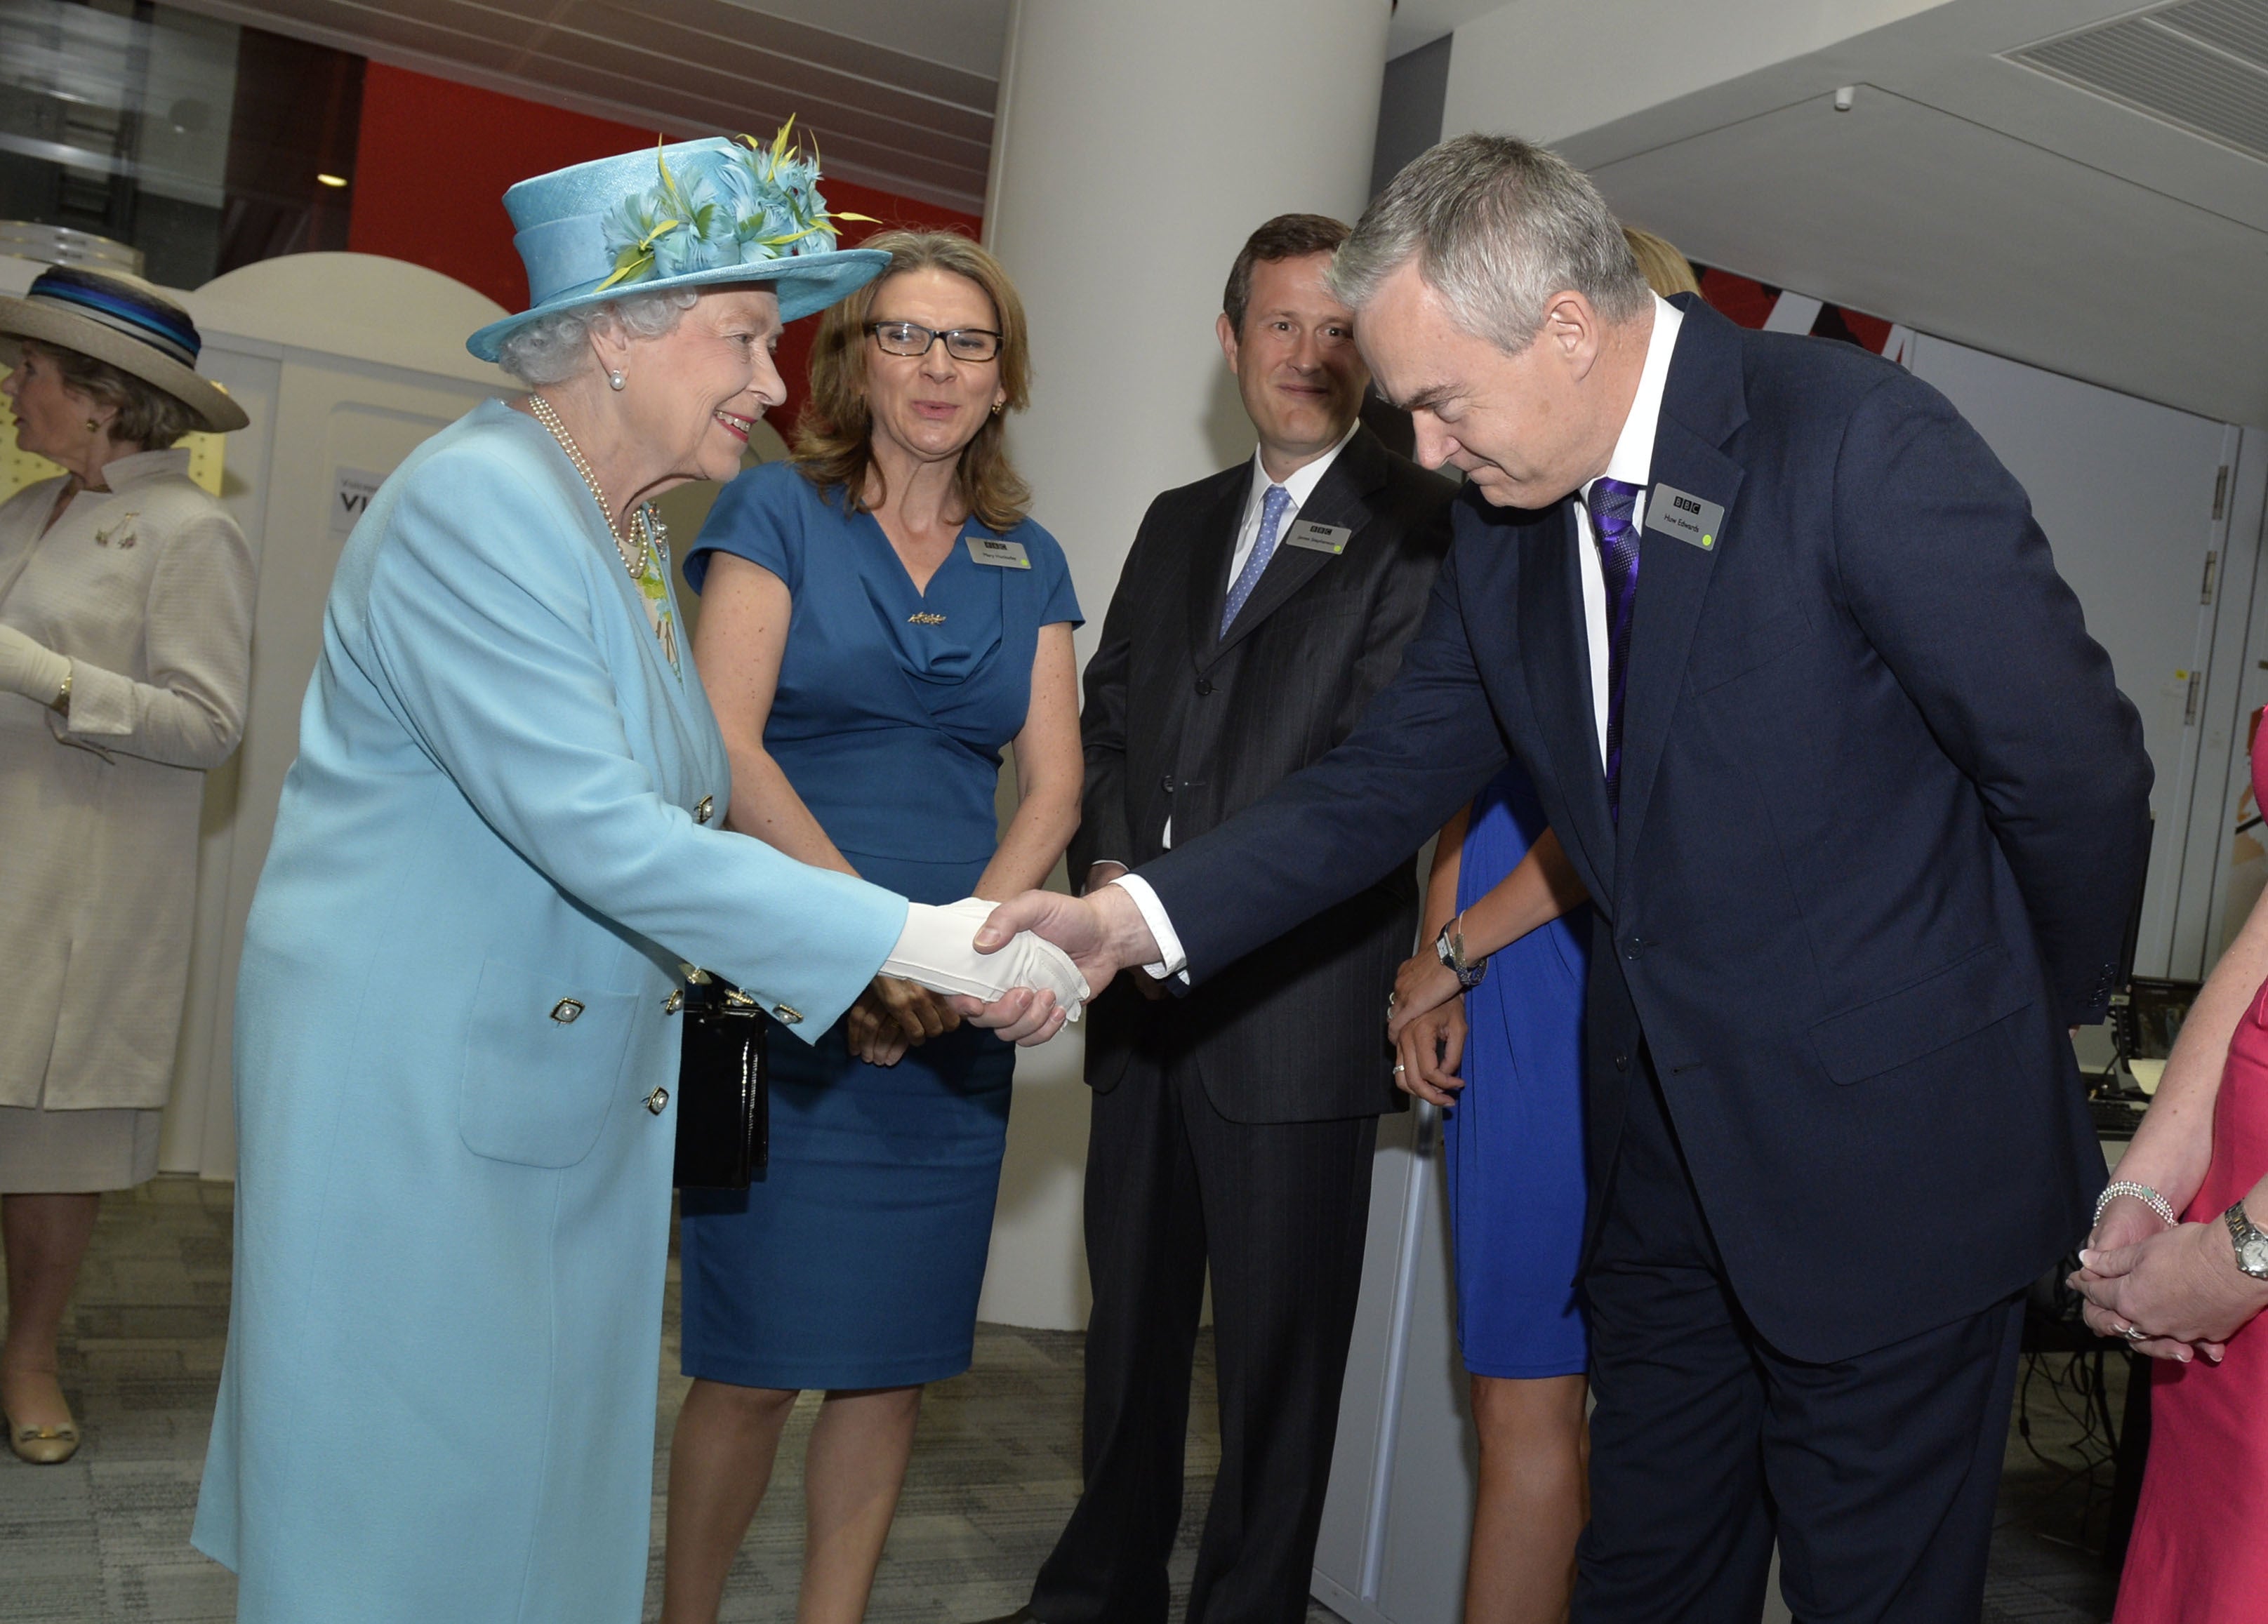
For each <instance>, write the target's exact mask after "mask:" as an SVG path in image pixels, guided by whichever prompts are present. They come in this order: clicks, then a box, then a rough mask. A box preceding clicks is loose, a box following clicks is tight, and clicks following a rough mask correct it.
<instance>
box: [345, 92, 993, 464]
mask: <svg viewBox="0 0 2268 1624" xmlns="http://www.w3.org/2000/svg"><path fill="white" fill-rule="evenodd" d="M659 133H660V132H659V131H655V130H651V129H637V128H635V127H633V126H631V125H628V124H618V123H615V122H614V121H611V120H608V119H600V118H593V117H591V116H589V115H588V114H581V113H569V112H565V111H563V110H562V109H560V108H557V107H545V106H543V105H542V104H541V103H539V102H534V101H527V100H523V99H521V98H519V97H517V96H506V95H503V94H500V93H499V92H495V91H489V90H480V89H476V88H475V87H474V86H472V85H458V84H454V83H453V82H452V81H450V80H447V79H437V78H434V77H431V76H429V75H426V74H423V73H413V72H411V71H409V70H408V69H406V68H393V67H388V66H387V65H386V64H385V63H383V62H372V63H371V64H370V65H369V67H368V70H366V72H365V76H364V79H363V92H362V136H361V141H360V144H359V146H358V148H357V153H356V158H355V173H354V197H353V214H352V217H351V218H350V222H349V224H348V228H347V246H348V247H349V248H350V249H351V250H353V251H354V252H355V253H357V254H387V255H390V256H391V257H393V258H394V259H397V260H408V261H411V262H412V263H413V264H417V265H423V266H426V267H428V268H431V269H433V270H437V271H440V272H443V273H445V274H446V275H448V276H454V277H455V278H456V279H457V280H458V281H460V282H461V283H467V284H468V285H469V286H472V287H475V288H478V289H479V290H481V291H482V292H483V293H485V294H487V295H488V296H489V297H490V298H492V299H494V300H496V301H497V303H498V304H500V305H503V306H504V308H505V309H506V310H525V309H527V273H526V272H525V271H523V270H522V269H521V268H520V263H519V254H518V253H517V252H516V251H515V250H514V249H513V247H512V219H511V217H509V216H508V215H506V214H505V213H504V188H505V187H508V186H510V185H512V182H513V181H515V180H526V179H527V177H528V176H530V175H539V174H542V173H546V172H548V171H549V170H554V169H563V168H565V167H566V166H567V165H570V164H579V163H583V162H585V161H587V160H588V159H591V158H608V157H611V156H613V155H614V154H615V153H617V152H627V151H631V150H633V149H635V148H638V147H647V146H652V144H653V143H654V140H655V138H656V136H658V135H659ZM724 133H732V132H724ZM750 133H751V134H761V135H764V136H769V135H770V134H771V132H770V131H769V130H763V131H752V132H750ZM672 134H673V138H676V137H675V132H672ZM821 156H822V158H823V157H824V154H823V152H822V155H821ZM821 190H822V191H823V192H824V194H825V195H826V197H827V201H828V206H829V207H830V208H833V209H838V210H841V209H848V210H850V211H851V212H852V213H855V214H865V215H872V216H873V217H874V218H875V219H876V220H877V221H879V222H880V224H879V225H867V224H860V223H857V222H851V223H846V224H845V225H844V228H843V246H845V247H851V246H855V245H856V244H857V243H858V241H859V240H860V239H863V238H865V237H867V236H870V235H872V234H873V232H874V231H880V230H882V229H884V228H886V227H889V226H906V227H911V228H914V229H917V230H941V231H961V232H964V233H965V234H967V235H968V236H970V237H974V236H976V235H977V234H978V232H979V231H980V230H981V228H982V226H983V222H982V221H981V220H980V219H979V218H978V217H976V216H975V215H972V214H963V213H961V211H960V210H958V209H943V208H939V207H938V206H937V205H936V204H934V203H924V202H917V201H916V200H914V199H912V198H909V197H900V196H897V195H895V194H892V193H889V192H883V191H878V190H876V189H875V188H874V187H867V186H860V185H858V183H856V182H855V181H851V180H835V179H828V180H824V181H822V183H821ZM812 327H813V323H812V322H810V321H807V320H806V321H799V322H797V323H796V324H795V325H794V326H793V327H790V328H789V329H788V330H787V333H786V334H785V335H784V337H783V339H782V340H781V342H780V350H779V366H780V376H781V377H782V378H784V379H786V380H787V385H788V392H789V393H788V402H787V404H786V405H785V406H784V407H783V408H780V409H779V410H777V411H775V412H773V413H772V414H771V418H772V422H773V423H774V425H775V426H776V427H777V428H778V429H779V430H781V431H782V432H783V433H785V432H786V431H787V430H789V428H790V426H791V425H792V423H794V421H795V413H796V411H797V409H798V408H799V406H800V405H801V403H802V400H803V397H804V393H805V389H804V368H805V365H806V362H807V361H808V359H809V356H810V353H811V334H812Z"/></svg>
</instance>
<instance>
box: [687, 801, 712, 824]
mask: <svg viewBox="0 0 2268 1624" xmlns="http://www.w3.org/2000/svg"><path fill="white" fill-rule="evenodd" d="M716 815H717V797H715V796H713V795H704V796H703V797H701V798H700V799H699V800H697V801H696V802H694V803H693V821H694V822H696V823H706V822H708V821H709V819H711V818H713V817H715V816H716Z"/></svg>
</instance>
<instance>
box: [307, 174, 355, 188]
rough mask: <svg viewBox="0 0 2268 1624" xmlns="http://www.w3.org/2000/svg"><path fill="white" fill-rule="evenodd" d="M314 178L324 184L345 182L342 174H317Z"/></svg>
mask: <svg viewBox="0 0 2268 1624" xmlns="http://www.w3.org/2000/svg"><path fill="white" fill-rule="evenodd" d="M315 179H316V180H320V181H321V182H322V183H323V184H324V185H325V186H344V185H345V184H346V183H347V178H346V177H345V176H344V175H317V176H316V177H315Z"/></svg>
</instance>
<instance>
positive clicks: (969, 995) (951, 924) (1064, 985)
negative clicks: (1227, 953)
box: [882, 885, 1160, 1044]
mask: <svg viewBox="0 0 2268 1624" xmlns="http://www.w3.org/2000/svg"><path fill="white" fill-rule="evenodd" d="M1159 957H1160V954H1159V950H1158V944H1157V942H1156V940H1155V938H1154V937H1152V934H1151V931H1150V929H1149V926H1148V925H1147V924H1146V923H1145V922H1144V920H1143V918H1142V915H1141V910H1140V909H1139V908H1137V907H1136V906H1135V904H1134V900H1133V897H1132V895H1131V894H1130V893H1129V892H1127V891H1126V890H1125V889H1124V888H1123V886H1118V885H1106V886H1104V887H1102V888H1101V890H1100V891H1098V892H1096V893H1094V895H1092V896H1088V897H1067V896H1064V895H1062V894H1060V893H1056V892H1051V891H1027V892H1026V893H1024V894H1023V895H1022V896H1020V897H1018V898H1016V899H1015V900H1013V901H1009V902H1004V903H1001V904H1000V905H998V907H997V908H996V907H995V906H994V905H993V904H991V903H990V902H987V901H985V900H983V899H982V898H979V897H969V898H968V899H966V900H962V901H959V902H954V903H952V904H949V905H948V906H946V907H944V908H932V907H927V906H924V904H921V903H918V902H917V903H915V904H913V905H912V906H911V907H910V908H909V909H908V910H907V914H906V924H905V929H904V930H903V931H902V933H901V934H900V935H899V937H898V944H897V945H896V947H895V948H893V949H892V950H891V952H890V956H889V958H888V959H886V960H884V962H883V965H882V974H885V975H895V976H902V977H903V978H904V979H906V980H907V981H917V982H919V983H920V984H921V985H922V986H924V987H926V988H930V989H931V990H932V991H934V992H941V993H945V994H947V995H948V996H951V998H952V1000H953V1006H954V1009H956V1010H959V1011H960V1012H961V1014H962V1015H963V1016H964V1017H966V1018H968V1021H969V1022H970V1023H971V1024H972V1025H977V1026H983V1027H989V1028H990V1029H992V1030H994V1031H997V1032H999V1034H1000V1035H1001V1036H1002V1037H1004V1038H1005V1039H1007V1040H1010V1041H1011V1042H1014V1043H1022V1044H1033V1043H1044V1042H1046V1041H1047V1040H1049V1038H1052V1037H1054V1036H1055V1035H1056V1033H1057V1032H1060V1031H1062V1030H1063V1027H1064V1023H1066V1022H1068V1021H1075V1020H1077V1019H1078V1018H1079V1011H1080V1010H1082V1009H1083V1008H1084V1007H1085V1006H1086V1003H1087V1001H1088V1000H1089V999H1091V998H1092V997H1093V996H1094V992H1095V989H1096V988H1102V987H1108V985H1109V984H1110V981H1111V978H1112V977H1114V976H1116V974H1118V972H1119V971H1120V970H1122V969H1124V968H1126V967H1127V966H1131V965H1145V964H1153V963H1155V962H1157V960H1158V959H1159Z"/></svg>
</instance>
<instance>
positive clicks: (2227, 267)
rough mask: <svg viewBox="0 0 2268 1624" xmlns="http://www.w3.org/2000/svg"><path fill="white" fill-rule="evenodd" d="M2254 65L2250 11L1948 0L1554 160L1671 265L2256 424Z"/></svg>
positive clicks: (2258, 188) (2260, 411)
mask: <svg viewBox="0 0 2268 1624" xmlns="http://www.w3.org/2000/svg"><path fill="white" fill-rule="evenodd" d="M2263 61H2268V0H2176V4H2161V5H2156V6H2151V7H2147V8H2145V9H2142V10H2140V11H2137V9H2136V8H2135V7H2134V6H2133V5H2132V0H1948V3H1947V4H1940V5H1937V6H1934V7H1932V8H1929V9H1926V10H1924V11H1918V12H1916V13H1915V14H1913V15H1912V16H1911V17H1909V18H1905V19H1904V20H1902V21H1900V22H1898V23H1896V24H1894V25H1891V26H1886V27H1882V28H1880V29H1876V30H1874V31H1873V32H1871V33H1865V34H1861V35H1857V36H1854V37H1852V38H1851V39H1849V40H1844V41H1842V42H1840V43H1838V44H1837V45H1835V46H1832V47H1830V48H1825V49H1822V50H1818V51H1815V52H1811V53H1808V54H1806V55H1800V56H1796V57H1793V58H1791V59H1788V60H1786V61H1783V62H1777V63H1774V64H1772V65H1771V66H1770V67H1767V68H1764V69H1760V70H1756V71H1754V72H1750V73H1748V74H1746V75H1743V76H1742V77H1737V78H1733V79H1728V80H1726V81H1724V82H1722V83H1719V84H1717V85H1712V86H1710V87H1709V88H1708V89H1707V90H1705V91H1704V92H1697V93H1692V94H1688V95H1685V96H1682V97H1679V98H1677V99H1674V100H1671V101H1666V102H1663V103H1661V104H1660V105H1658V106H1656V107H1651V108H1648V109H1646V111H1644V112H1642V113H1639V114H1632V115H1631V116H1628V117H1625V118H1623V119H1620V120H1617V121H1615V122H1614V123H1612V124H1609V125H1604V126H1602V127H1600V128H1599V129H1593V130H1587V131H1583V132H1581V133H1580V134H1577V135H1574V136H1568V137H1565V138H1564V139H1563V140H1562V143H1561V145H1562V147H1563V150H1565V151H1566V152H1567V154H1568V156H1569V157H1571V158H1573V159H1575V161H1576V162H1578V163H1580V164H1582V165H1585V166H1586V167H1587V168H1588V169H1590V171H1591V172H1592V173H1593V174H1594V175H1595V176H1596V177H1597V179H1598V181H1599V184H1600V186H1601V187H1602V190H1603V191H1604V192H1605V193H1606V195H1607V197H1608V200H1609V202H1611V203H1613V204H1614V206H1615V207H1616V210H1617V211H1618V212H1620V213H1622V214H1624V216H1625V217H1627V218H1630V219H1633V220H1637V221H1638V222H1640V223H1642V224H1646V225H1647V226H1649V227H1651V228H1652V229H1653V230H1655V231H1661V232H1662V233H1663V234H1664V235H1666V236H1668V237H1669V238H1671V239H1673V240H1674V241H1675V242H1677V243H1678V244H1679V246H1682V247H1684V248H1686V249H1687V250H1688V251H1689V252H1690V253H1691V254H1693V255H1694V257H1696V258H1697V259H1701V260H1705V261H1709V262H1711V263H1713V264H1717V265H1720V266H1723V267H1725V268H1727V269H1731V270H1737V271H1741V272H1744V273H1746V274H1747V275H1749V276H1755V277H1757V278H1758V279H1760V280H1762V281H1764V282H1766V283H1772V284H1775V285H1777V286H1780V287H1787V288H1795V289H1800V290H1802V291H1803V292H1806V293H1809V294H1813V295H1815V296H1818V297H1821V298H1829V299H1834V300H1837V301H1838V302H1840V303H1843V304H1846V305H1852V306H1855V307H1856V308H1858V309H1860V310H1864V311H1869V312H1874V313H1875V314H1878V315H1882V316H1887V317H1889V318H1891V319H1893V320H1899V321H1903V322H1905V323H1906V324H1908V325H1909V326H1911V327H1916V328H1918V329H1919V330H1921V331H1923V332H1927V333H1933V334H1939V335H1940V336H1942V337H1946V338H1951V339H1956V340H1958V341H1960V342H1962V343H1966V344H1970V345H1974V346H1976V347H1977V348H1979V349H1989V350H1991V351H1992V352H1994V353H1995V354H1998V355H2002V356H2009V357H2011V358H2013V359H2015V360H2019V361H2025V362H2029V363H2030V364H2034V365H2036V366H2043V367H2046V368H2049V369H2050V370H2051V371H2059V372H2065V373H2068V374H2070V375H2071V376H2073V377H2075V378H2085V379H2088V381H2090V382H2093V383H2098V384H2103V385H2106V386H2110V387H2111V388H2114V389H2118V390H2123V391H2124V392H2125V393H2130V394H2136V395H2140V396H2142V397H2144V398H2145V399H2147V400H2161V401H2163V402H2165V403H2167V404H2168V405H2171V406H2177V407H2181V408H2183V409H2185V410H2188V411H2192V412H2197V413H2200V414H2203V415H2207V416H2211V417H2214V418H2218V419H2220V421H2222V422H2224V423H2257V424H2263V425H2268V321H2264V320H2262V319H2261V313H2260V308H2261V306H2260V290H2261V289H2262V288H2263V287H2264V286H2268V161H2264V160H2263V158H2262V157H2260V156H2256V155H2255V154H2256V152H2257V151H2258V150H2259V143H2261V142H2263V141H2264V140H2268V129H2264V128H2263V127H2262V126H2261V125H2260V124H2259V123H2257V122H2256V121H2255V120H2256V114H2255V112H2254V109H2255V108H2256V107H2258V106H2259V105H2260V104H2259V102H2258V101H2257V99H2256V98H2257V85H2260V84H2261V83H2263V82H2268V76H2264V75H2262V74H2261V72H2260V70H2259V68H2258V66H2257V64H2258V63H2259V62H2263ZM2082 81H2085V82H2084V83H2082ZM1838 85H1851V86H1854V87H1855V90H1854V92H1853V97H1852V108H1851V110H1850V111H1849V112H1847V113H1843V112H1837V110H1836V108H1835V99H1834V92H1835V88H1836V87H1837V86H1838Z"/></svg>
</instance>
